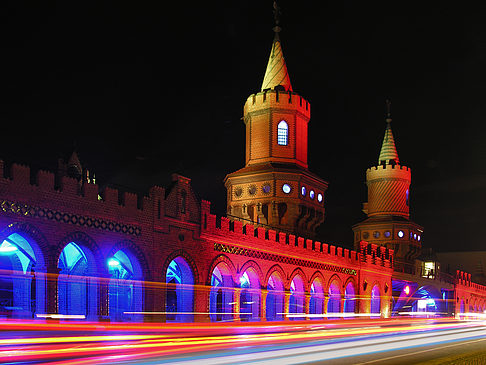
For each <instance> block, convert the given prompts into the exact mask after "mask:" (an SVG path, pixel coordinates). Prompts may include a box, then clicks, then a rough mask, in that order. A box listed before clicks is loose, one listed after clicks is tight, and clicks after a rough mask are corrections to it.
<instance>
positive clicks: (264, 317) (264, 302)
mask: <svg viewBox="0 0 486 365" xmlns="http://www.w3.org/2000/svg"><path fill="white" fill-rule="evenodd" d="M267 295H268V290H266V289H265V290H262V291H261V298H262V300H261V302H260V321H262V322H266V321H267Z"/></svg>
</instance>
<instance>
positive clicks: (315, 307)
mask: <svg viewBox="0 0 486 365" xmlns="http://www.w3.org/2000/svg"><path fill="white" fill-rule="evenodd" d="M310 294H311V297H310V301H309V314H312V315H314V316H312V317H311V319H322V316H320V315H322V314H323V310H324V287H323V283H322V278H321V277H320V276H317V277H316V278H315V279H314V280H313V281H312V284H311V288H310Z"/></svg>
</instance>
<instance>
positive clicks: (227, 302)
mask: <svg viewBox="0 0 486 365" xmlns="http://www.w3.org/2000/svg"><path fill="white" fill-rule="evenodd" d="M233 288H234V283H233V277H232V275H231V271H230V269H229V267H228V265H227V264H226V263H224V262H220V263H219V264H218V265H217V266H216V267H215V268H214V270H213V272H212V274H211V293H210V296H209V312H210V318H211V320H212V321H231V320H233V305H234V302H233V291H234V289H233Z"/></svg>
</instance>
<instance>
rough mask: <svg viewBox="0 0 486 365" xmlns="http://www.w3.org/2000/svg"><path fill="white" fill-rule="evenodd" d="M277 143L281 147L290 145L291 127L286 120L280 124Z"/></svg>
mask: <svg viewBox="0 0 486 365" xmlns="http://www.w3.org/2000/svg"><path fill="white" fill-rule="evenodd" d="M277 143H278V144H279V145H281V146H286V145H287V144H288V143H289V126H288V124H287V122H286V121H285V120H282V121H281V122H280V123H278V126H277Z"/></svg>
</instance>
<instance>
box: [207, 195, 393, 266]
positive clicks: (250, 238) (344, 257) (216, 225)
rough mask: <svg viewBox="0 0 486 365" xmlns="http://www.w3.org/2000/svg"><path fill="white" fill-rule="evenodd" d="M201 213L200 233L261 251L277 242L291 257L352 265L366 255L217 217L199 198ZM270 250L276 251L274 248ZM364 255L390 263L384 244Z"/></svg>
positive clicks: (390, 255) (382, 263)
mask: <svg viewBox="0 0 486 365" xmlns="http://www.w3.org/2000/svg"><path fill="white" fill-rule="evenodd" d="M201 215H202V216H201V233H202V235H204V234H208V235H216V236H219V237H231V239H232V240H234V242H238V241H240V242H245V244H246V245H247V246H248V247H249V248H250V247H252V248H253V247H254V248H255V249H263V248H264V249H265V252H268V250H269V249H270V248H271V247H272V246H273V247H275V248H276V249H279V246H278V245H285V248H284V249H282V253H286V254H288V253H292V254H294V255H295V258H299V259H307V260H315V261H317V262H319V261H323V262H329V261H331V262H337V263H341V264H347V265H353V266H354V267H359V265H360V263H362V262H363V257H367V256H366V255H361V253H360V252H356V251H353V250H349V249H347V248H343V247H339V246H334V245H329V244H327V243H324V242H319V241H314V240H311V239H307V238H305V237H296V236H295V235H292V234H288V233H285V232H279V231H276V230H273V229H266V228H263V227H255V226H254V225H252V224H245V225H244V224H243V223H242V222H241V221H237V220H235V221H233V220H230V219H228V218H226V217H220V218H218V217H216V215H213V214H211V213H210V204H209V202H205V201H204V202H203V204H202V206H201ZM274 245H275V246H274ZM269 246H270V247H269ZM374 246H376V245H374ZM272 253H274V254H277V252H272ZM309 254H311V255H309ZM368 256H370V257H371V258H370V259H369V260H365V261H366V262H367V263H370V264H373V265H378V266H382V267H386V268H392V267H393V250H388V249H386V248H384V247H379V248H376V247H375V248H374V249H373V250H372V253H369V254H368Z"/></svg>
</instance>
